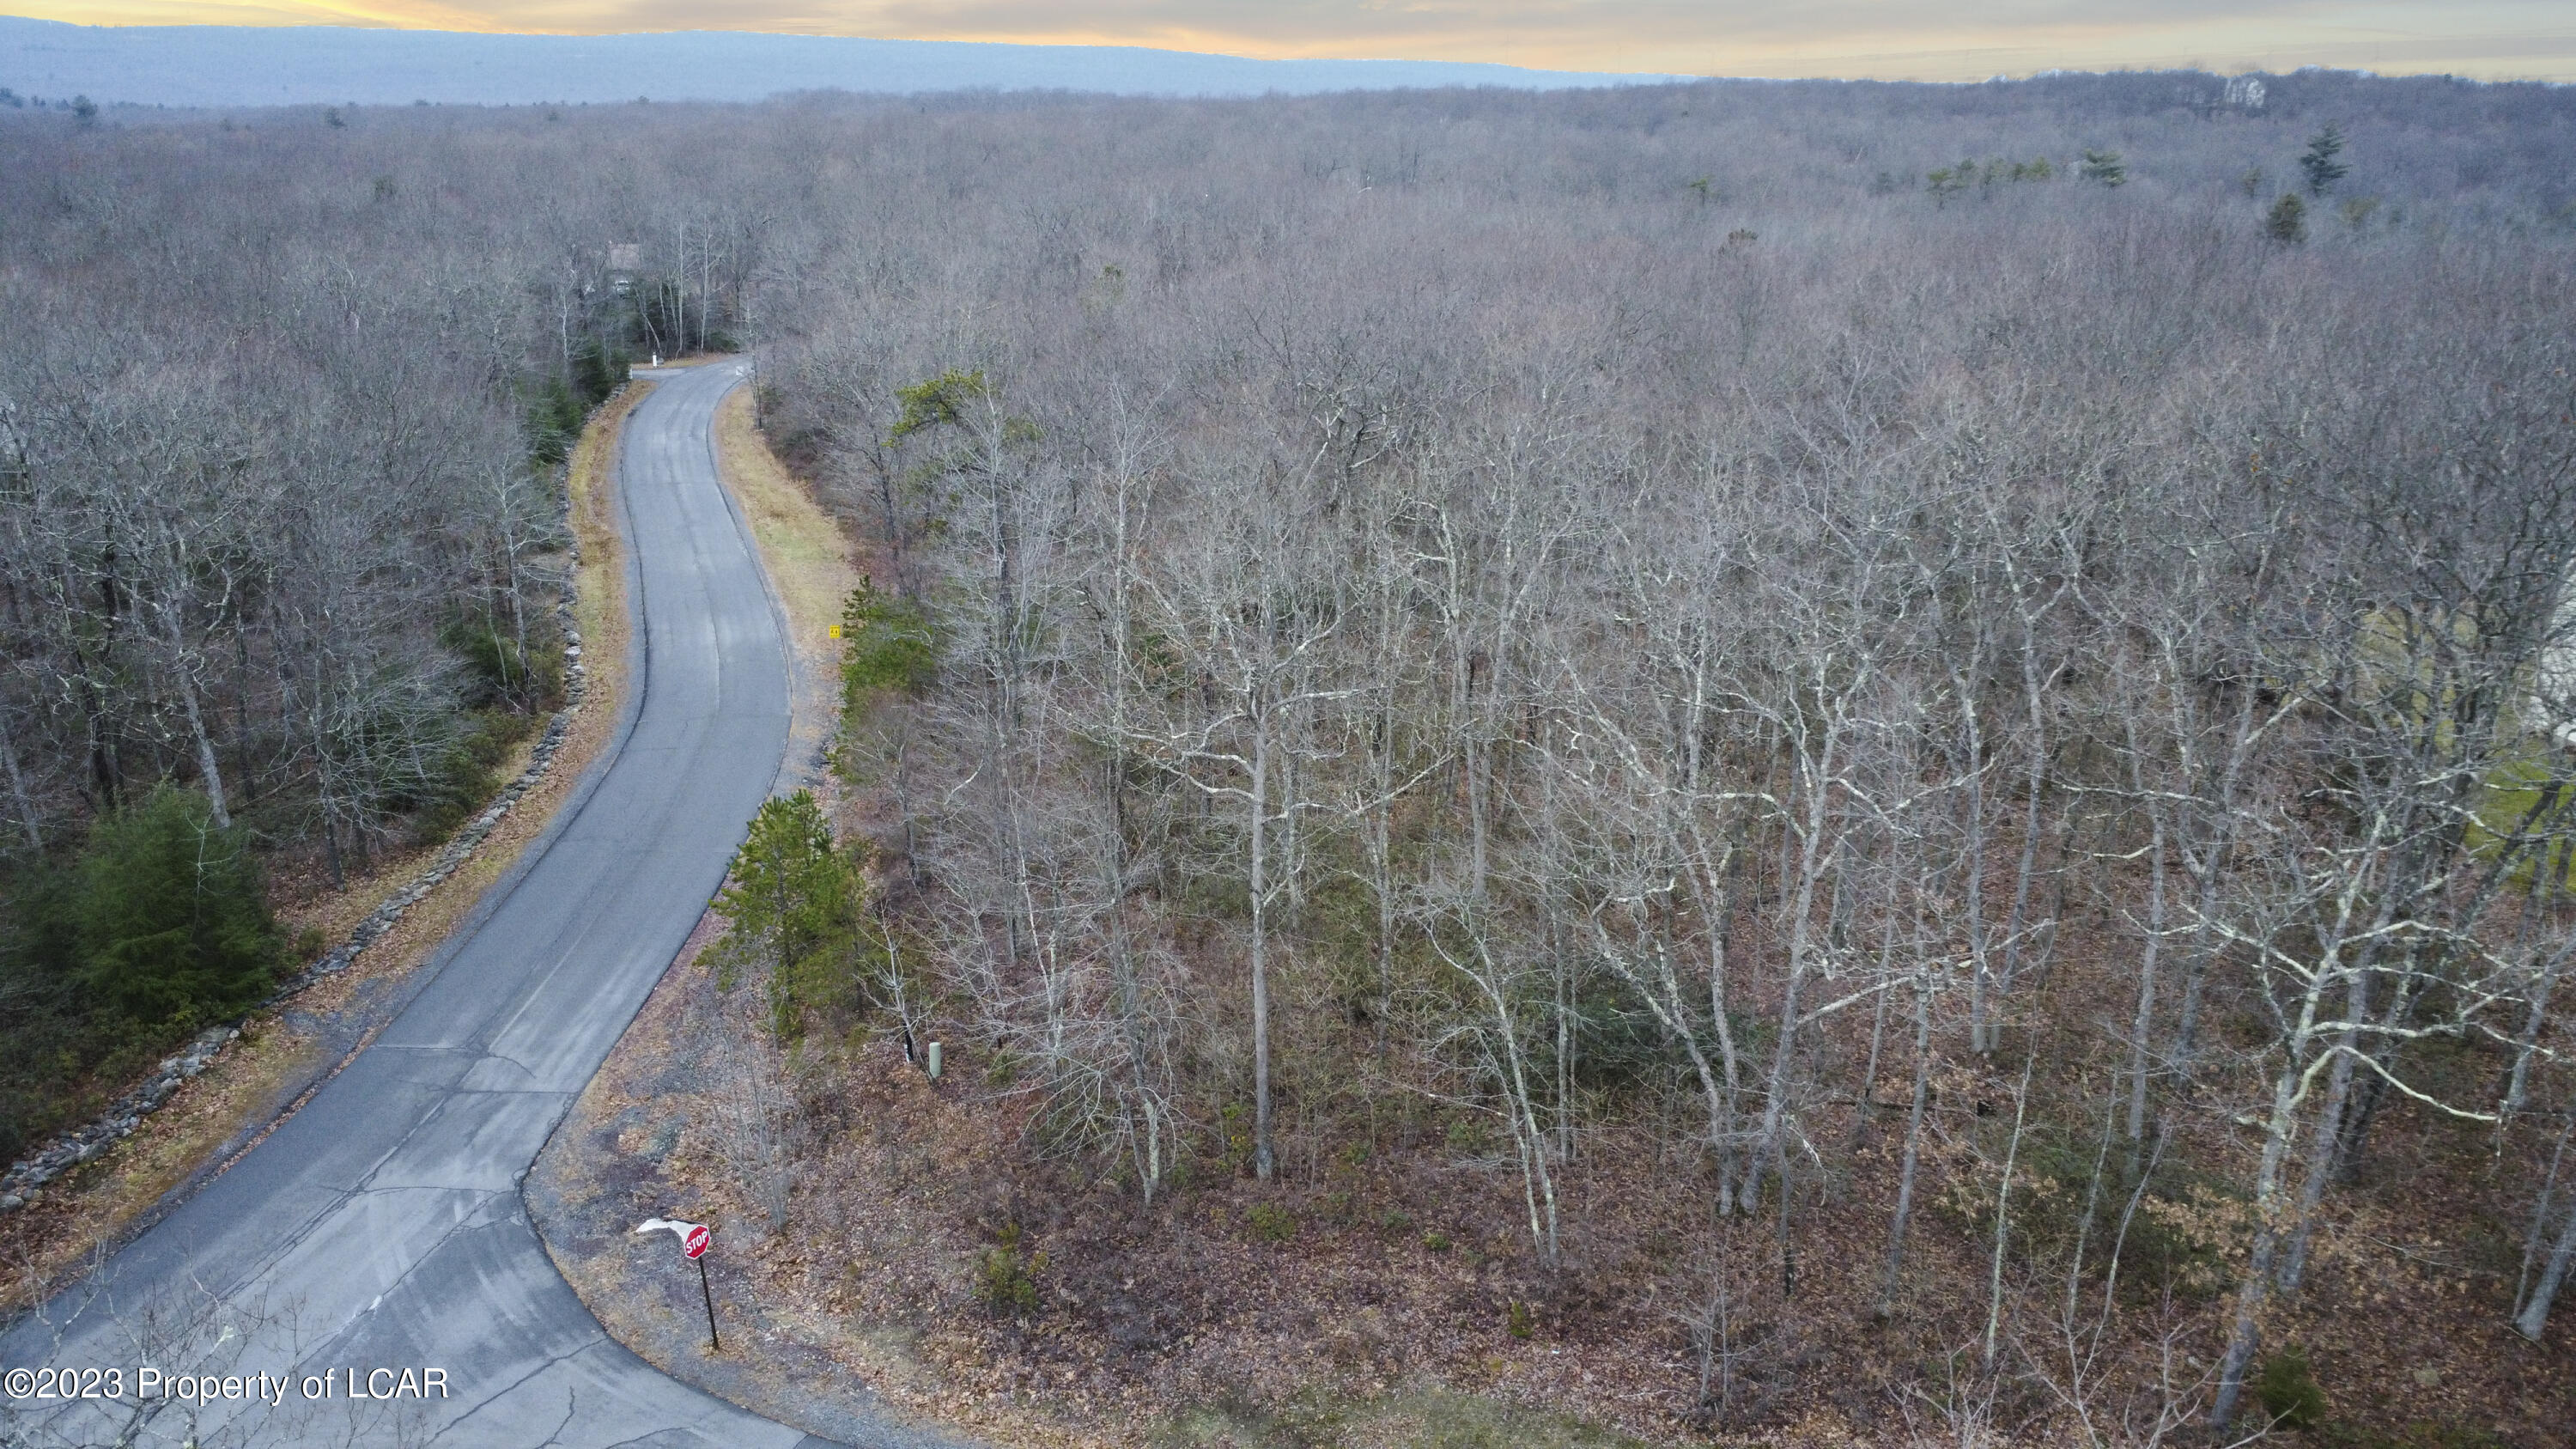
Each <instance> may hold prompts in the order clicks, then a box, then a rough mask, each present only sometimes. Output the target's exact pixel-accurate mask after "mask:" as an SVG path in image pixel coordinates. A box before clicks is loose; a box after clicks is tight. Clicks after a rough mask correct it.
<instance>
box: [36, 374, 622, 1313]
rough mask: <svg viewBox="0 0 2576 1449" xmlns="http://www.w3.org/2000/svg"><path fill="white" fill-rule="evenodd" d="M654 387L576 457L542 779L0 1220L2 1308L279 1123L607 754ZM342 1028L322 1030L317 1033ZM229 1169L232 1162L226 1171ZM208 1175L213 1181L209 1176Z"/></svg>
mask: <svg viewBox="0 0 2576 1449" xmlns="http://www.w3.org/2000/svg"><path fill="white" fill-rule="evenodd" d="M650 390H651V384H649V383H637V384H634V385H632V386H629V387H628V388H627V389H626V391H625V392H624V393H622V394H620V395H619V396H618V398H617V399H616V400H615V401H613V402H611V403H609V404H608V405H607V406H606V407H603V408H602V409H600V411H599V413H598V415H597V416H596V417H594V418H593V419H592V420H591V424H590V426H589V428H588V429H587V430H586V431H584V433H583V434H582V440H581V443H580V446H579V447H578V448H576V449H575V450H574V453H573V457H572V465H571V470H570V474H569V487H570V491H571V496H572V523H573V531H574V536H575V537H576V538H577V539H578V541H579V545H580V549H581V565H580V570H579V575H578V577H579V595H578V598H577V600H576V602H575V604H574V618H575V620H576V622H577V625H578V627H579V628H580V630H581V635H582V642H583V646H584V647H583V657H584V659H585V660H586V661H587V662H588V664H589V669H590V686H589V694H588V697H587V698H586V699H585V700H584V701H583V703H582V706H581V708H580V710H579V711H578V712H577V713H576V714H575V715H574V716H573V719H572V723H571V725H570V726H569V727H568V728H567V729H566V731H565V735H564V742H563V746H562V748H561V749H559V750H558V751H557V752H556V755H555V760H554V766H553V768H552V769H550V770H549V771H548V772H547V773H546V777H545V778H544V779H543V780H542V781H540V782H538V784H537V785H536V786H535V787H534V788H532V789H531V790H529V791H528V792H527V794H525V795H524V796H522V797H520V800H519V803H518V805H517V806H516V808H514V809H512V810H511V811H510V813H509V814H507V815H505V816H503V817H502V818H501V820H500V822H499V824H497V825H496V826H494V828H493V830H492V833H491V834H490V835H489V836H488V837H486V838H485V840H484V841H483V844H482V846H481V847H480V848H479V849H477V850H476V851H475V853H474V855H473V856H472V857H471V858H470V859H468V860H467V861H466V862H465V863H464V864H463V865H461V866H459V867H458V868H457V870H456V872H455V873H454V874H452V875H450V876H449V877H448V878H447V879H446V880H444V881H442V882H440V883H439V884H438V886H437V888H435V889H434V890H432V891H431V892H430V893H429V894H428V895H426V896H424V897H422V898H421V900H420V901H419V902H418V903H417V904H415V905H414V906H413V907H412V908H411V909H410V910H409V911H407V912H405V913H404V915H403V917H402V919H401V920H399V921H398V922H396V923H395V924H394V926H393V928H392V929H391V930H389V931H387V932H386V933H385V934H384V935H383V936H381V937H379V938H378V939H377V940H376V942H375V943H374V944H373V945H371V946H369V947H368V948H367V949H366V950H365V951H364V952H362V953H360V955H359V956H358V958H357V960H356V961H355V962H353V963H351V965H350V967H349V969H348V970H346V971H343V972H341V973H340V974H339V975H336V976H332V977H329V978H326V979H324V980H322V981H319V982H316V983H314V985H313V986H311V987H310V988H308V989H306V990H305V991H302V992H300V993H298V994H297V995H295V996H294V997H291V998H289V999H288V1000H286V1001H283V1002H279V1003H277V1004H276V1005H275V1006H273V1007H270V1008H269V1009H267V1010H266V1011H263V1012H261V1013H260V1014H258V1015H257V1016H255V1017H253V1018H252V1019H250V1020H249V1021H246V1022H244V1023H243V1024H242V1037H241V1040H240V1041H238V1042H236V1043H234V1044H233V1046H232V1047H231V1049H230V1050H228V1051H226V1052H225V1053H224V1054H223V1055H222V1056H221V1057H219V1058H217V1059H216V1060H215V1062H214V1064H213V1065H212V1066H211V1067H210V1068H209V1069H208V1070H207V1071H206V1073H205V1074H204V1075H202V1076H200V1077H198V1078H196V1079H195V1080H193V1081H190V1082H187V1083H185V1084H184V1085H182V1086H181V1087H180V1088H179V1091H178V1093H177V1094H176V1095H175V1096H173V1097H172V1098H171V1100H170V1102H169V1103H168V1104H167V1105H165V1106H164V1107H163V1108H162V1109H161V1110H160V1111H158V1112H155V1113H153V1114H151V1115H150V1116H148V1117H145V1118H144V1119H143V1124H142V1126H140V1127H138V1128H137V1129H136V1130H135V1132H134V1135H133V1136H131V1137H129V1138H127V1139H126V1140H125V1141H124V1142H122V1143H120V1144H119V1145H118V1146H117V1148H116V1150H114V1151H112V1152H110V1153H108V1154H107V1155H105V1156H103V1157H101V1158H99V1159H98V1160H96V1161H95V1162H91V1163H89V1164H87V1165H85V1166H83V1167H80V1168H78V1169H76V1170H74V1171H73V1172H71V1173H68V1174H66V1175H65V1176H64V1177H62V1178H59V1179H57V1180H56V1181H55V1182H54V1183H53V1184H52V1185H50V1186H49V1187H48V1188H47V1190H46V1192H45V1193H44V1195H43V1196H42V1197H40V1198H38V1199H37V1200H35V1201H34V1202H32V1203H30V1204H29V1205H28V1206H27V1207H26V1208H25V1209H24V1210H22V1211H20V1212H17V1213H13V1214H11V1215H10V1216H9V1217H7V1218H5V1219H0V1263H5V1264H6V1268H5V1272H6V1274H7V1278H6V1282H5V1285H0V1310H6V1309H11V1308H17V1307H22V1306H25V1305H27V1304H29V1303H30V1302H31V1301H33V1300H34V1299H36V1298H38V1297H41V1296H42V1294H43V1293H44V1292H45V1291H47V1289H48V1288H49V1287H50V1286H52V1285H58V1284H59V1283H61V1282H62V1281H63V1280H64V1279H65V1278H66V1277H67V1276H69V1275H72V1274H74V1273H77V1272H78V1271H79V1270H80V1269H81V1267H82V1266H83V1264H84V1263H86V1262H87V1261H89V1260H90V1259H92V1258H93V1257H94V1256H95V1255H97V1254H98V1253H100V1252H101V1251H103V1250H104V1249H105V1248H107V1247H108V1246H111V1245H113V1244H115V1243H116V1242H118V1241H120V1240H121V1239H123V1238H124V1237H125V1236H126V1235H127V1234H128V1233H129V1232H131V1231H133V1230H135V1229H136V1228H137V1227H138V1226H141V1225H143V1224H144V1223H145V1221H146V1215H147V1214H148V1213H150V1212H151V1211H152V1210H153V1209H154V1208H155V1207H156V1206H157V1205H159V1204H160V1203H161V1202H162V1200H163V1199H164V1198H165V1197H166V1196H167V1195H168V1194H169V1193H170V1192H171V1190H172V1189H174V1188H177V1187H179V1186H180V1185H182V1184H183V1183H185V1182H186V1181H187V1180H188V1179H189V1178H190V1176H192V1175H193V1174H195V1173H196V1172H197V1171H198V1169H199V1168H201V1167H203V1166H205V1165H206V1164H208V1163H213V1162H218V1161H220V1160H223V1159H227V1158H230V1157H235V1156H238V1154H239V1153H240V1152H241V1151H242V1150H244V1149H245V1148H246V1147H247V1146H248V1145H250V1144H251V1143H254V1142H256V1141H257V1140H258V1139H259V1137H261V1136H264V1135H265V1134H266V1133H267V1132H268V1131H269V1130H270V1129H271V1128H273V1127H274V1126H275V1125H276V1122H277V1121H278V1120H282V1118H280V1116H279V1114H280V1113H281V1112H283V1111H285V1110H286V1109H288V1108H290V1107H293V1106H296V1105H300V1103H299V1101H298V1099H299V1098H300V1097H301V1096H302V1095H303V1094H304V1093H305V1092H306V1091H308V1090H309V1088H310V1087H311V1086H312V1085H313V1084H314V1083H315V1081H316V1080H317V1073H319V1072H321V1071H324V1070H327V1069H328V1067H329V1065H330V1062H331V1061H332V1060H336V1059H338V1058H339V1057H344V1056H345V1054H346V1047H342V1049H341V1051H340V1052H339V1053H338V1054H336V1055H335V1054H334V1053H333V1052H332V1047H333V1046H334V1045H336V1044H338V1043H340V1042H351V1043H354V1042H355V1041H356V1040H360V1039H364V1038H365V1037H366V1035H367V1034H368V1033H369V1032H370V1031H371V1030H372V1028H373V1026H374V1025H375V1024H376V1023H375V1022H374V1021H373V1020H371V1018H372V1017H376V1016H380V1015H381V1014H382V1013H383V1012H384V1011H385V1010H386V1009H387V1008H388V1007H389V1006H390V1005H391V1003H392V1002H393V1000H394V999H395V998H396V996H397V995H398V991H397V988H398V987H399V986H400V985H401V984H402V983H403V981H404V980H405V979H406V978H408V977H409V976H410V975H411V973H412V972H413V971H415V970H417V969H418V968H419V967H420V966H421V965H422V963H424V962H426V961H427V960H428V959H429V958H430V957H431V956H432V955H433V954H434V953H435V952H436V951H437V950H438V948H439V946H440V945H441V944H442V943H443V942H445V941H446V939H447V938H448V936H449V935H450V934H451V933H452V932H454V931H455V929H456V927H457V926H458V925H459V924H461V923H462V922H463V921H464V919H465V917H466V915H467V913H468V912H470V911H472V910H473V908H474V905H475V903H476V902H477V901H479V900H481V899H482V896H483V892H484V891H485V890H486V889H488V888H489V887H490V886H491V885H492V883H493V882H494V881H497V880H499V879H500V878H501V876H502V874H503V873H504V872H505V871H507V870H508V869H509V868H510V867H511V866H512V865H513V864H515V863H516V862H517V860H518V858H519V856H520V854H521V852H523V851H524V850H526V848H527V846H528V844H529V842H531V841H533V840H535V839H536V837H537V836H538V835H539V834H540V833H541V832H542V831H543V830H544V829H545V828H546V826H547V824H548V823H549V822H551V821H552V820H553V818H554V813H555V811H556V810H557V809H558V808H559V807H561V806H562V804H563V802H564V800H565V799H566V798H567V797H568V796H569V794H570V793H571V790H572V786H573V783H574V782H575V781H577V780H579V779H580V778H581V775H582V772H583V771H584V770H586V769H588V768H589V766H590V764H591V762H592V761H594V760H596V759H597V758H598V757H599V753H600V751H601V749H602V748H603V747H605V746H606V744H607V743H608V739H609V736H610V734H611V732H612V731H613V730H614V728H615V726H616V723H617V713H618V707H619V704H620V702H621V700H622V699H623V698H624V692H625V689H626V687H627V686H626V677H625V674H626V647H627V641H628V636H629V634H630V632H631V631H630V628H629V625H628V622H627V616H626V570H625V545H624V542H623V539H622V536H621V535H620V534H619V532H618V530H617V516H616V473H615V462H616V457H617V429H618V426H619V425H620V424H621V423H622V422H624V420H625V417H626V414H627V412H628V411H629V410H631V409H632V408H633V407H634V406H635V404H636V403H637V402H638V401H640V400H641V399H642V398H643V396H644V395H645V393H647V392H648V391H650ZM537 735H538V732H535V731H532V732H531V733H530V735H529V738H528V739H527V740H525V741H523V742H521V744H520V745H519V747H518V748H517V749H516V750H515V751H513V753H512V754H511V757H510V758H509V759H508V760H507V761H506V762H504V764H503V766H502V768H501V770H500V772H499V773H500V777H501V778H503V779H516V778H517V777H518V775H519V772H520V771H522V770H524V769H525V768H526V767H527V763H528V756H529V753H530V752H531V751H532V750H534V748H535V746H536V740H537ZM436 853H437V852H436V848H435V847H424V848H421V849H417V850H411V851H406V852H403V853H400V854H389V855H386V856H383V857H380V858H379V859H378V860H377V861H376V863H375V864H374V866H373V867H372V868H371V869H370V870H368V871H367V872H366V873H364V874H363V875H360V876H358V877H355V878H353V879H351V880H350V881H349V883H348V884H347V885H346V886H344V887H343V888H341V889H338V890H329V891H318V892H314V893H311V894H307V895H305V896H304V897H302V898H301V899H297V900H293V901H291V902H290V903H289V904H287V905H286V906H285V907H284V908H283V909H281V910H280V912H279V918H280V921H281V923H282V924H283V925H284V926H285V927H286V929H287V932H288V934H289V935H290V936H292V935H295V934H297V933H300V932H302V931H305V930H308V929H310V930H319V931H321V932H322V933H323V934H324V935H326V936H327V937H329V938H331V939H334V940H337V939H340V938H343V937H345V936H346V935H347V934H348V932H349V931H350V930H351V929H352V928H354V927H355V926H356V925H357V924H358V922H360V921H361V920H364V919H365V918H366V916H367V915H368V913H370V912H372V911H373V910H375V909H376V907H377V906H378V905H380V904H382V903H383V902H384V900H385V899H386V898H387V897H388V896H391V895H392V894H393V893H394V892H396V891H397V890H400V889H402V888H403V887H404V886H406V885H408V884H409V883H410V882H411V879H412V877H413V876H414V875H415V874H416V873H417V872H418V871H419V870H420V869H421V868H422V867H423V866H425V865H426V864H427V863H428V861H429V860H430V858H431V857H433V856H434V855H435V854H436ZM333 1026H336V1027H339V1028H340V1030H338V1031H337V1032H332V1031H330V1030H328V1028H329V1027H333ZM224 1165H225V1166H229V1165H230V1164H229V1162H228V1161H226V1162H224ZM218 1170H220V1168H219V1169H218Z"/></svg>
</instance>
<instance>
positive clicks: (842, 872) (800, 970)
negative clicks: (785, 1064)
mask: <svg viewBox="0 0 2576 1449" xmlns="http://www.w3.org/2000/svg"><path fill="white" fill-rule="evenodd" d="M866 889H867V883H866V880H865V878H864V877H863V876H861V875H860V873H859V870H858V862H857V861H856V860H854V859H851V858H849V857H846V856H844V855H842V854H841V853H840V852H839V851H837V850H835V849H834V848H833V845H832V826H831V822H830V821H829V820H827V819H825V818H824V815H823V807H822V806H821V805H820V804H818V803H816V801H815V799H814V792H813V791H811V790H799V791H797V792H796V793H795V794H793V795H790V796H788V797H786V798H785V799H783V800H770V801H766V802H764V803H763V804H762V805H761V807H760V813H759V814H757V815H754V816H753V817H752V818H751V830H750V833H749V834H748V835H747V836H746V837H745V838H744V840H743V843H742V849H741V850H739V851H738V852H736V853H735V855H734V860H733V875H732V878H731V880H730V882H729V883H728V884H727V885H726V886H725V889H724V894H722V895H721V896H719V897H717V899H716V910H717V911H718V912H719V913H721V914H722V915H723V916H724V917H725V919H726V921H727V922H729V923H730V925H731V929H730V930H729V931H728V932H727V933H726V935H725V940H724V943H723V950H724V954H725V958H726V959H725V965H726V966H727V967H728V969H729V968H730V967H732V966H733V965H735V964H736V963H741V964H756V965H759V966H761V967H765V968H766V969H767V970H768V973H769V1002H770V1029H771V1030H772V1031H773V1032H774V1033H776V1034H777V1035H778V1036H779V1037H780V1038H782V1039H785V1038H790V1037H793V1036H795V1035H797V1034H798V1033H799V1032H800V1031H801V1030H802V1029H803V1022H804V1016H805V1011H806V1009H807V1008H809V1007H814V1006H821V1005H825V1004H828V1003H830V1002H832V1001H834V1000H836V999H838V998H840V997H842V996H844V995H846V994H847V992H848V989H849V988H850V987H852V986H854V985H855V983H856V980H857V976H856V966H857V951H858V947H859V931H858V923H859V918H860V915H861V910H862V907H863V906H864V904H865V899H864V898H865V893H866ZM729 983H730V977H729V976H728V978H727V984H729Z"/></svg>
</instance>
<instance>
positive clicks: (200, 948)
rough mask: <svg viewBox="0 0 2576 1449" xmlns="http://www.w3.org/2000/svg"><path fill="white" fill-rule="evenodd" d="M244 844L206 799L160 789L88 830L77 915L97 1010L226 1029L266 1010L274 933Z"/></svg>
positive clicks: (145, 1021)
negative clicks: (226, 1023) (255, 1009)
mask: <svg viewBox="0 0 2576 1449" xmlns="http://www.w3.org/2000/svg"><path fill="white" fill-rule="evenodd" d="M243 835H244V832H243V831H242V830H240V829H239V828H238V827H237V828H234V829H231V830H219V829H217V828H215V825H214V821H213V809H212V807H211V806H210V805H209V804H208V802H207V800H206V797H205V796H204V795H202V794H199V793H198V792H196V791H194V790H184V789H181V788H180V787H178V786H176V785H171V784H167V783H164V784H162V785H159V786H157V787H155V788H154V789H153V791H152V793H151V794H149V795H147V796H145V797H144V798H143V799H142V800H140V801H138V802H136V803H135V804H134V805H132V806H131V807H129V808H127V809H125V810H121V811H118V812H116V813H114V814H112V815H107V816H104V817H102V818H101V819H100V820H99V821H98V822H97V824H96V825H94V826H93V827H91V830H90V839H89V848H88V850H87V851H86V852H85V853H84V854H83V855H82V858H81V862H80V865H79V867H78V874H79V880H78V884H77V887H76V891H77V895H76V903H75V904H74V905H73V908H72V909H73V914H74V918H75V929H76V932H77V935H78V940H79V957H78V960H79V967H78V974H79V977H80V980H81V984H82V986H83V987H84V988H86V990H87V992H88V994H89V996H90V998H91V999H92V1000H93V1001H95V1002H96V1003H97V1004H98V1005H99V1006H101V1007H103V1008H105V1009H106V1010H107V1011H109V1012H112V1013H114V1014H115V1015H116V1016H119V1017H121V1018H123V1019H125V1020H127V1021H130V1022H134V1023H137V1024H140V1025H145V1026H170V1025H179V1026H188V1025H195V1024H197V1023H201V1022H205V1021H215V1020H221V1019H223V1018H224V1017H227V1016H230V1015H233V1014H234V1013H236V1012H239V1011H240V1010H242V1009H243V1008H245V1007H248V1006H250V1005H251V1004H252V1003H254V1002H256V1001H257V1000H259V998H260V995H261V993H263V992H265V991H266V990H267V989H268V987H269V985H270V983H271V982H272V981H273V980H274V977H275V972H276V968H277V964H278V960H279V955H280V951H279V939H278V934H277V926H276V923H275V922H274V921H273V920H272V919H271V918H270V916H269V913H268V902H267V895H266V891H265V890H264V888H263V886H262V883H261V881H260V876H259V867H258V865H257V863H256V862H254V861H253V860H252V859H251V856H250V851H249V849H248V842H247V841H245V840H244V838H243Z"/></svg>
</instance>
